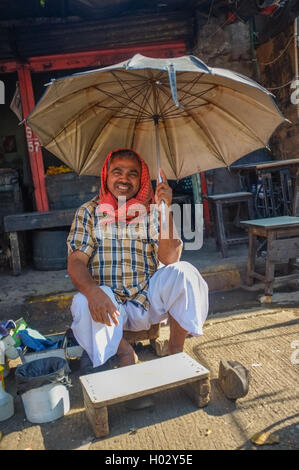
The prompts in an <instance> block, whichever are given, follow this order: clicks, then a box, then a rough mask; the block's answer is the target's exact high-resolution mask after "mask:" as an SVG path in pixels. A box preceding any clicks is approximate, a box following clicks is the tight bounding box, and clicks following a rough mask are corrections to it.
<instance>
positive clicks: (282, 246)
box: [267, 238, 299, 263]
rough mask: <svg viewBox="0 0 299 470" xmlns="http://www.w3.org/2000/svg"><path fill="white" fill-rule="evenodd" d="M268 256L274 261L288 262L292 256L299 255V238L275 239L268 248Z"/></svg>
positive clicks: (296, 256)
mask: <svg viewBox="0 0 299 470" xmlns="http://www.w3.org/2000/svg"><path fill="white" fill-rule="evenodd" d="M267 257H269V260H270V261H273V262H277V263H279V262H284V261H285V262H288V260H289V259H291V258H298V257H299V238H288V239H287V240H273V241H271V244H270V246H269V249H268V253H267Z"/></svg>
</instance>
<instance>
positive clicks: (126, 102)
mask: <svg viewBox="0 0 299 470" xmlns="http://www.w3.org/2000/svg"><path fill="white" fill-rule="evenodd" d="M95 88H96V89H97V90H98V91H101V92H102V93H103V94H104V95H106V96H107V97H108V98H112V99H114V100H115V101H116V102H118V103H119V104H120V105H121V107H120V108H118V109H119V110H120V111H121V109H122V108H124V107H126V108H128V109H130V110H131V111H133V112H134V113H136V111H138V109H137V110H136V109H135V108H134V107H131V106H128V103H129V102H130V101H132V97H128V98H127V99H126V101H125V102H123V101H121V99H122V98H123V97H120V96H119V95H114V94H112V93H108V92H107V91H104V90H102V89H100V88H98V87H95ZM139 93H140V91H139V90H138V92H136V95H135V96H138V94H139ZM135 96H133V98H135ZM117 98H118V99H117ZM134 104H136V103H134ZM94 106H98V107H100V108H101V107H103V108H106V109H111V107H110V106H102V105H101V104H100V103H99V102H97V103H95V105H94ZM136 106H138V105H136ZM138 108H139V109H140V107H139V106H138ZM143 111H144V114H145V115H146V116H150V113H148V112H146V110H145V109H144V110H143ZM128 116H130V117H132V116H131V115H128Z"/></svg>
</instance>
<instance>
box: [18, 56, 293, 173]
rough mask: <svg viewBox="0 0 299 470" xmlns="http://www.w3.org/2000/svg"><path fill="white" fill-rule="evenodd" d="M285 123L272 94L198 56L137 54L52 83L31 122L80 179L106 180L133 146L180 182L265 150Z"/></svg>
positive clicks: (155, 168)
mask: <svg viewBox="0 0 299 470" xmlns="http://www.w3.org/2000/svg"><path fill="white" fill-rule="evenodd" d="M284 120H285V119H284V117H283V116H282V114H281V113H280V111H279V109H278V108H277V106H276V104H275V102H274V100H273V96H272V94H271V93H270V92H268V91H267V90H266V89H265V88H263V87H261V86H260V85H259V84H257V83H256V82H254V81H253V80H251V79H249V78H247V77H244V76H242V75H240V74H238V73H235V72H232V71H229V70H225V69H220V68H210V67H208V66H207V65H205V64H204V63H203V62H202V61H201V60H199V59H197V58H196V57H194V56H183V57H178V58H175V59H152V58H147V57H144V56H142V55H139V54H137V55H135V56H134V57H133V58H132V59H130V60H128V61H125V62H122V63H120V64H116V65H113V66H110V67H105V68H101V69H97V70H91V71H87V72H82V73H77V74H74V75H70V76H67V77H64V78H60V79H57V80H54V81H52V82H51V84H50V85H49V86H48V87H47V89H46V92H45V93H44V95H43V96H42V98H41V100H40V101H39V102H38V104H37V105H36V107H35V109H34V110H33V111H32V113H31V114H30V115H29V117H28V118H27V123H28V125H29V126H30V127H31V128H32V130H33V131H34V132H35V134H36V135H37V136H38V138H39V140H40V142H41V145H43V146H44V147H45V148H46V149H48V150H49V151H50V152H52V153H53V154H55V155H56V156H57V157H58V158H60V159H61V160H62V161H63V162H64V163H65V164H67V165H68V166H69V167H70V168H72V169H73V170H74V171H75V172H77V173H78V174H80V175H99V173H100V168H101V166H102V164H103V162H104V159H105V157H106V155H107V154H108V153H109V152H110V151H111V150H113V149H117V148H132V149H134V150H136V151H137V152H138V153H139V154H140V155H141V156H142V157H143V158H144V159H145V161H146V162H147V164H148V166H149V168H150V172H151V176H152V177H153V178H156V177H157V172H158V167H159V166H161V168H163V170H164V171H165V173H166V176H167V178H169V179H179V178H183V177H186V176H188V175H191V174H194V173H197V172H199V171H204V170H209V169H213V168H217V167H223V166H227V165H230V164H231V163H233V162H234V161H235V160H237V159H238V158H240V157H241V156H243V155H245V154H248V153H250V152H252V151H254V150H256V149H258V148H261V147H266V146H267V144H268V140H269V138H270V136H271V134H272V133H273V131H274V130H275V129H276V127H277V126H278V125H279V124H281V123H282V122H284ZM157 157H158V159H157ZM159 160H160V161H159Z"/></svg>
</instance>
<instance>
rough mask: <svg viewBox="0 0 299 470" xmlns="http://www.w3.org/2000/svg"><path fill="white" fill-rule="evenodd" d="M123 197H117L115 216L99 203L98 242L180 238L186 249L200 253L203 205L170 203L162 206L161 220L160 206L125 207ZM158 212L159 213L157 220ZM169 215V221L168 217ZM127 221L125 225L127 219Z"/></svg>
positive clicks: (110, 207) (138, 205)
mask: <svg viewBox="0 0 299 470" xmlns="http://www.w3.org/2000/svg"><path fill="white" fill-rule="evenodd" d="M124 202H125V198H122V197H120V198H118V206H117V213H116V211H115V209H114V207H113V206H111V205H110V204H100V205H99V206H98V209H97V216H98V223H97V225H96V236H97V238H98V239H103V238H116V239H125V238H126V239H131V240H137V239H141V240H153V241H157V239H158V238H159V237H160V238H161V239H169V238H174V239H180V240H183V241H184V249H185V250H199V249H200V248H201V247H202V245H203V226H204V224H203V205H202V204H183V205H182V206H181V205H179V204H172V205H171V206H170V207H167V206H165V213H164V218H163V216H162V214H163V211H162V210H161V207H160V208H158V206H157V204H151V205H150V208H149V210H147V208H146V207H145V206H143V205H142V204H132V205H131V206H129V207H128V208H127V207H126V204H124ZM159 212H160V214H161V217H160V220H159ZM170 213H171V214H172V217H171V218H170V217H169V215H170ZM128 218H130V222H129V223H128V221H127V219H128Z"/></svg>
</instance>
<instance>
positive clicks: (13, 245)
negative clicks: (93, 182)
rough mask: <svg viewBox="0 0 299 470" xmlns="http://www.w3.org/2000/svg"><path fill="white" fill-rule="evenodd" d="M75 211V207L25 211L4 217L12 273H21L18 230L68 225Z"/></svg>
mask: <svg viewBox="0 0 299 470" xmlns="http://www.w3.org/2000/svg"><path fill="white" fill-rule="evenodd" d="M75 212H76V209H63V210H56V211H49V212H25V213H23V214H15V215H7V216H5V217H4V231H5V232H7V233H8V236H9V241H10V249H11V258H12V269H13V274H14V275H18V274H20V273H21V260H20V249H19V240H18V232H23V231H26V230H38V229H47V228H53V227H70V226H71V224H72V221H73V218H74V215H75Z"/></svg>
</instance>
